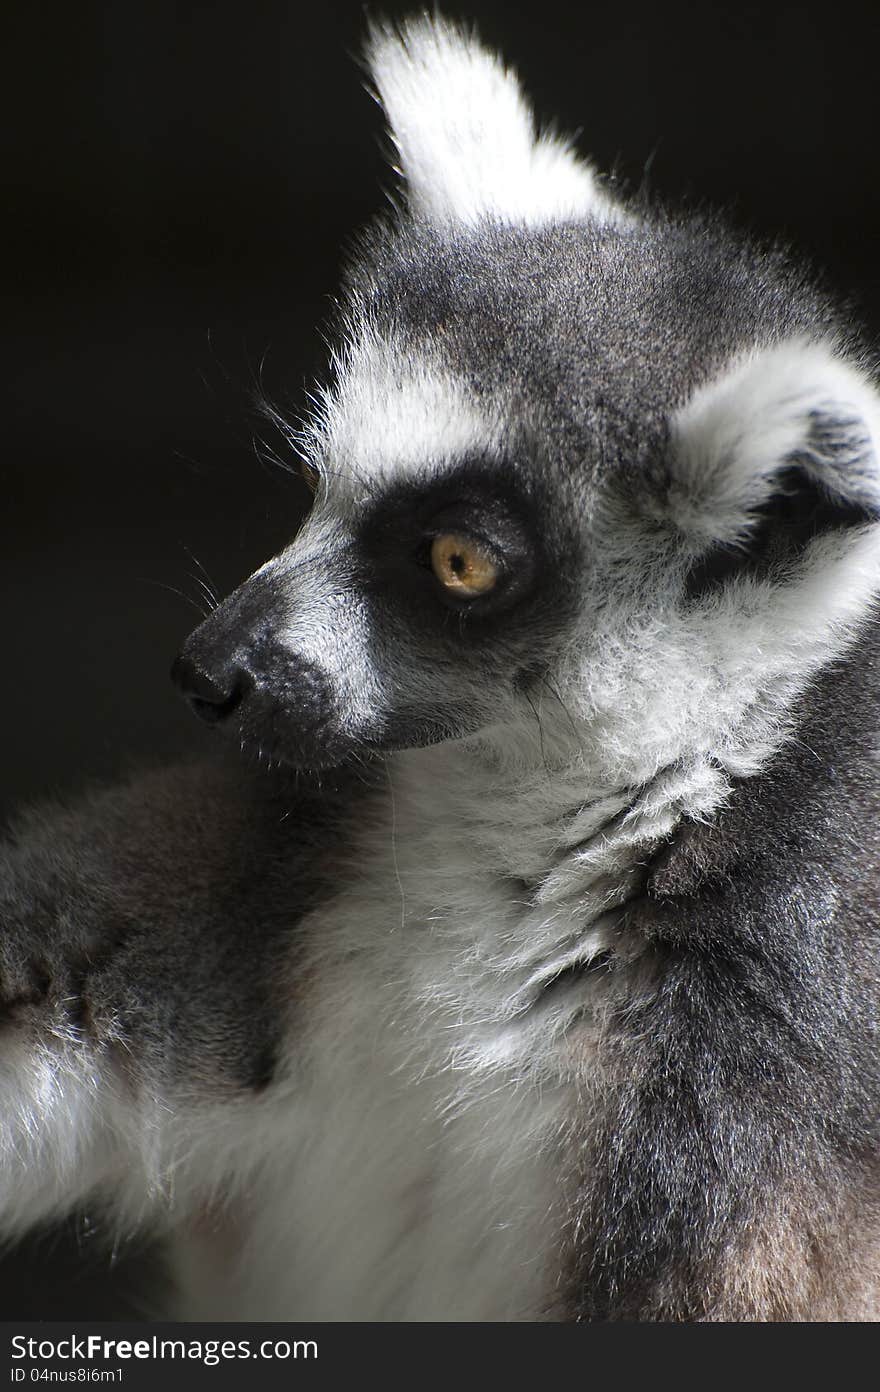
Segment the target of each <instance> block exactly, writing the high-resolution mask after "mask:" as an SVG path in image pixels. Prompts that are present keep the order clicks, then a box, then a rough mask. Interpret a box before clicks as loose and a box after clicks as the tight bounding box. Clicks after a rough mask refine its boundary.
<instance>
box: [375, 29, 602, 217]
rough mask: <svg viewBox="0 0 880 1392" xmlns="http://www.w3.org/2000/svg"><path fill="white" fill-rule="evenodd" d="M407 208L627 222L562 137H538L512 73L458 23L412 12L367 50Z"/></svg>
mask: <svg viewBox="0 0 880 1392" xmlns="http://www.w3.org/2000/svg"><path fill="white" fill-rule="evenodd" d="M368 61H369V65H370V69H371V71H372V75H373V80H374V82H375V84H376V88H377V91H378V94H379V98H380V100H381V102H382V105H383V107H384V108H385V112H386V114H387V117H388V121H389V125H390V127H391V136H392V139H393V141H394V144H395V146H396V147H397V150H398V153H399V157H400V172H401V173H402V174H403V175H404V177H405V178H406V181H407V189H408V195H409V199H410V202H411V204H412V205H413V207H414V209H415V210H416V211H417V212H419V213H420V214H422V215H423V216H425V217H428V218H430V219H432V220H435V221H454V222H459V223H464V224H466V225H473V224H475V223H478V222H479V221H481V220H482V219H483V218H486V217H492V218H497V219H498V220H500V221H503V222H511V223H522V224H528V225H530V226H540V225H541V224H542V223H547V222H554V221H561V220H565V219H572V218H584V217H590V218H596V219H598V220H600V221H615V222H622V221H624V220H625V219H624V215H623V214H622V212H621V211H620V210H619V209H617V208H616V207H615V205H614V204H613V202H612V201H611V200H610V199H609V198H607V197H606V195H605V194H604V193H603V192H602V190H601V188H600V187H599V185H598V183H597V181H596V177H595V175H594V174H593V171H592V170H591V169H590V168H589V166H588V165H586V164H584V163H582V162H581V161H580V160H578V159H577V158H576V157H575V156H574V155H573V154H572V151H571V147H570V145H569V144H568V142H566V141H564V140H562V139H560V138H559V137H558V136H554V135H549V134H545V135H541V136H536V134H535V126H534V118H533V116H532V113H531V111H530V109H529V107H528V104H527V103H526V101H525V98H524V97H523V94H522V92H521V91H520V87H519V84H518V82H517V81H516V78H515V77H514V76H513V75H512V73H511V72H510V71H509V70H507V69H506V68H505V67H504V65H503V64H502V62H501V61H500V59H498V58H497V57H496V56H495V55H494V54H492V53H490V52H488V50H486V49H485V48H483V47H482V46H481V45H480V44H479V43H477V42H476V40H475V39H473V38H471V37H470V36H469V35H467V34H466V33H465V32H464V31H463V30H462V29H458V28H456V27H455V26H454V25H452V24H448V23H444V22H442V21H435V22H432V21H430V20H428V19H427V18H426V19H423V20H412V21H409V22H408V23H406V24H405V25H404V26H403V27H402V29H401V30H400V33H399V34H397V33H394V32H393V31H391V30H383V29H379V30H375V31H374V33H373V37H372V41H371V43H370V46H369V50H368Z"/></svg>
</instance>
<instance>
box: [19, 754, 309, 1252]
mask: <svg viewBox="0 0 880 1392" xmlns="http://www.w3.org/2000/svg"><path fill="white" fill-rule="evenodd" d="M333 805H334V801H333V797H332V796H330V797H329V799H328V796H327V793H326V791H325V793H324V794H323V795H322V797H321V800H320V806H318V805H317V804H316V803H315V802H314V801H313V799H312V798H311V796H310V794H308V793H304V794H303V793H294V792H293V791H292V790H291V789H290V788H289V787H285V786H283V785H279V784H278V783H276V782H273V780H272V779H270V778H268V777H267V775H266V774H265V772H264V773H262V774H261V775H260V776H259V777H256V776H253V775H251V774H250V773H248V771H246V770H242V769H238V768H235V767H230V768H228V769H227V768H225V767H223V766H220V765H213V764H212V765H196V764H193V765H191V766H186V767H183V768H178V769H172V770H166V771H163V772H162V773H158V774H151V775H148V776H146V777H143V778H141V779H139V780H137V781H133V782H131V783H130V784H128V785H127V786H123V787H120V788H117V789H113V790H111V791H108V792H103V793H99V794H97V795H94V796H92V797H91V798H88V799H86V800H85V801H84V802H82V803H80V804H79V805H78V806H76V807H74V808H72V809H61V808H56V809H49V810H48V811H39V812H37V813H33V814H31V815H29V816H28V817H27V818H26V820H25V821H24V822H22V823H21V824H20V826H19V827H18V829H17V831H16V833H15V835H14V836H13V838H12V840H11V841H10V843H9V844H8V845H7V846H6V847H0V1031H2V1045H0V1230H2V1231H3V1232H5V1233H6V1234H9V1233H14V1232H18V1231H21V1230H23V1229H25V1228H27V1227H29V1226H31V1225H32V1224H34V1223H35V1222H38V1221H41V1220H43V1219H48V1218H51V1217H54V1216H57V1215H59V1214H61V1213H64V1212H69V1211H71V1210H72V1209H73V1208H74V1207H75V1206H77V1205H78V1204H80V1203H81V1202H82V1201H84V1200H85V1199H86V1198H92V1197H97V1198H98V1199H99V1200H100V1199H101V1198H106V1199H107V1200H108V1201H109V1202H110V1203H112V1204H113V1205H114V1206H116V1207H117V1208H120V1209H121V1210H122V1211H123V1213H126V1214H128V1215H130V1216H131V1218H132V1220H133V1221H136V1220H137V1219H138V1218H139V1217H141V1216H142V1215H143V1214H144V1213H145V1212H146V1211H148V1210H150V1209H151V1208H153V1207H154V1206H155V1204H156V1203H157V1202H159V1201H167V1200H172V1199H173V1201H174V1202H175V1203H176V1204H183V1205H185V1203H186V1201H187V1195H188V1186H189V1185H190V1184H191V1183H194V1182H195V1178H194V1176H195V1173H196V1170H197V1172H198V1176H199V1183H200V1184H201V1185H202V1186H204V1185H205V1184H206V1183H207V1184H208V1185H210V1184H211V1182H212V1180H214V1181H219V1180H221V1179H223V1178H225V1175H224V1173H223V1172H224V1170H228V1169H229V1168H230V1167H236V1166H238V1164H239V1161H238V1159H237V1158H236V1156H235V1154H234V1152H235V1146H236V1136H237V1135H238V1132H239V1131H241V1132H242V1134H243V1135H244V1134H246V1133H247V1131H248V1129H249V1127H250V1125H252V1120H253V1119H251V1121H250V1122H249V1121H248V1119H247V1118H248V1117H249V1116H250V1113H251V1111H252V1110H253V1107H254V1106H256V1107H259V1106H260V1099H261V1097H262V1094H263V1092H264V1091H265V1088H266V1083H267V1082H268V1081H269V1079H270V1078H271V1077H272V1075H273V1072H274V1071H275V1069H276V1066H277V1065H278V1063H279V1059H280V1043H281V1040H280V1031H281V1029H282V1027H283V1022H284V1021H285V1019H286V1018H287V1016H288V1014H289V1010H288V1007H287V1000H288V999H290V998H291V997H292V995H293V992H292V990H290V991H289V989H288V988H289V987H290V984H291V976H292V974H293V973H295V969H296V940H297V921H298V919H299V917H301V914H302V911H303V908H304V906H305V905H306V903H307V902H308V901H309V898H310V895H312V894H313V893H314V891H315V863H316V862H315V854H314V847H315V844H316V842H317V841H318V839H319V838H320V837H321V836H323V837H324V839H325V841H326V838H327V834H328V833H327V820H328V817H330V816H332V808H333ZM221 1113H222V1115H223V1118H224V1121H223V1126H222V1134H223V1138H224V1139H223V1143H222V1144H219V1145H218V1142H217V1140H216V1137H217V1136H218V1135H219V1134H220V1132H219V1130H218V1129H217V1128H216V1126H215V1118H217V1119H219V1117H220V1114H221ZM236 1115H238V1116H239V1117H240V1118H241V1120H242V1126H241V1127H240V1128H237V1127H236V1125H235V1120H234V1118H235V1116H236ZM193 1161H195V1162H196V1164H195V1165H194V1164H193V1163H192V1162H193ZM191 1174H192V1175H193V1179H192V1181H191V1179H190V1175H191Z"/></svg>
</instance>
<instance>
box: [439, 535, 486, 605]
mask: <svg viewBox="0 0 880 1392" xmlns="http://www.w3.org/2000/svg"><path fill="white" fill-rule="evenodd" d="M431 567H432V569H433V571H434V574H435V575H436V576H437V579H438V580H439V581H440V584H441V585H442V586H443V588H444V589H445V590H448V591H449V593H450V594H454V595H459V596H460V597H461V598H462V599H473V598H475V597H476V596H477V595H482V594H487V593H488V592H489V590H491V589H492V588H493V587H494V585H495V583H496V581H497V580H498V567H497V565H496V564H495V562H494V561H493V560H492V557H491V556H490V555H489V554H488V552H486V551H484V550H483V548H482V547H481V546H480V545H479V544H478V543H477V542H476V541H474V540H473V539H472V538H471V537H466V536H459V535H457V534H456V533H454V532H445V533H443V534H442V535H441V536H437V537H435V538H434V540H433V542H432V545H431Z"/></svg>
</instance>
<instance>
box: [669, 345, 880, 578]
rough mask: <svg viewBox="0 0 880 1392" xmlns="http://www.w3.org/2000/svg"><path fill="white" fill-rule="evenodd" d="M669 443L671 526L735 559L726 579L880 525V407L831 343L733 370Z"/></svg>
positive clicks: (707, 390) (683, 415) (766, 355)
mask: <svg viewBox="0 0 880 1392" xmlns="http://www.w3.org/2000/svg"><path fill="white" fill-rule="evenodd" d="M670 443H671V451H670V457H669V458H668V460H667V464H666V469H667V470H668V472H667V473H666V476H665V479H664V485H663V493H664V494H665V497H664V498H663V500H662V504H661V506H662V509H663V512H664V513H665V516H666V519H667V521H669V520H671V521H673V522H674V524H675V526H676V528H677V529H678V530H679V531H680V532H683V533H684V534H685V535H686V536H687V537H688V538H689V539H690V540H691V541H692V542H693V543H694V549H695V551H698V550H703V549H705V546H706V544H711V543H715V546H716V552H717V549H718V548H722V551H723V549H724V548H726V550H727V553H728V562H729V564H728V566H727V568H728V569H732V568H734V567H735V564H736V560H737V557H740V558H742V557H747V556H748V555H749V554H752V555H754V554H755V553H756V552H757V551H758V550H759V549H762V550H763V551H764V552H765V554H766V553H767V550H768V548H775V553H776V554H778V555H779V556H780V559H781V558H782V553H781V551H780V548H781V547H783V546H784V545H786V544H787V546H788V551H789V554H790V553H791V551H792V549H794V548H798V547H802V546H803V545H804V544H805V543H806V542H807V541H809V540H811V539H812V538H813V537H814V536H816V535H817V534H819V533H820V532H821V531H825V530H827V529H830V528H834V527H837V528H841V527H845V526H852V525H860V524H863V523H866V522H871V521H878V520H880V398H878V395H877V392H876V390H875V388H874V387H873V386H872V384H871V383H870V381H869V379H868V378H867V377H866V376H864V375H863V374H862V373H861V372H860V371H859V370H858V369H857V368H855V367H854V366H852V365H851V364H850V363H848V362H846V361H844V360H843V359H842V358H840V357H838V356H837V355H836V353H835V351H834V349H833V347H831V346H829V345H828V344H824V343H813V342H808V341H805V340H793V341H790V342H788V343H784V344H780V345H777V346H776V347H773V348H769V349H765V350H763V351H761V352H758V353H756V354H754V355H752V356H750V357H749V358H747V359H745V360H743V361H740V362H739V363H737V364H735V365H734V366H732V367H731V368H730V369H728V370H727V371H726V372H725V373H724V374H723V375H722V376H720V377H719V378H717V379H716V380H715V381H714V382H711V383H709V384H708V385H707V386H705V387H702V388H701V389H700V390H699V391H698V392H697V393H696V394H695V396H694V397H693V398H692V399H691V401H690V402H689V403H688V404H687V405H686V406H685V407H684V408H683V409H682V410H681V411H679V413H678V415H677V416H676V417H675V419H674V420H673V422H672V438H671V442H670ZM719 559H720V558H719V557H718V555H717V554H716V562H718V561H719Z"/></svg>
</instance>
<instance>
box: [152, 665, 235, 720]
mask: <svg viewBox="0 0 880 1392" xmlns="http://www.w3.org/2000/svg"><path fill="white" fill-rule="evenodd" d="M171 680H172V681H173V682H174V684H175V686H177V687H178V689H179V691H180V693H181V695H182V696H183V697H184V698H185V699H186V700H187V701H188V702H189V704H190V705H191V707H192V709H193V710H194V711H195V713H196V715H198V716H199V717H200V718H201V719H202V720H204V721H206V722H207V723H208V724H209V725H216V724H219V722H220V721H222V720H225V719H226V718H227V716H230V715H231V714H232V712H233V711H234V710H236V709H237V707H238V706H240V705H241V702H242V698H243V697H244V695H245V692H246V691H247V689H248V686H249V685H250V682H249V680H248V674H247V673H246V672H245V671H244V670H243V669H242V668H241V667H235V666H232V665H230V666H229V667H226V668H225V669H224V670H223V671H222V672H219V673H216V674H211V673H208V672H206V671H204V669H203V668H201V667H199V666H198V665H197V663H195V662H194V661H193V660H192V658H190V657H187V656H186V655H185V654H183V653H181V654H180V656H179V657H177V658H175V660H174V663H173V665H172V668H171Z"/></svg>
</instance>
